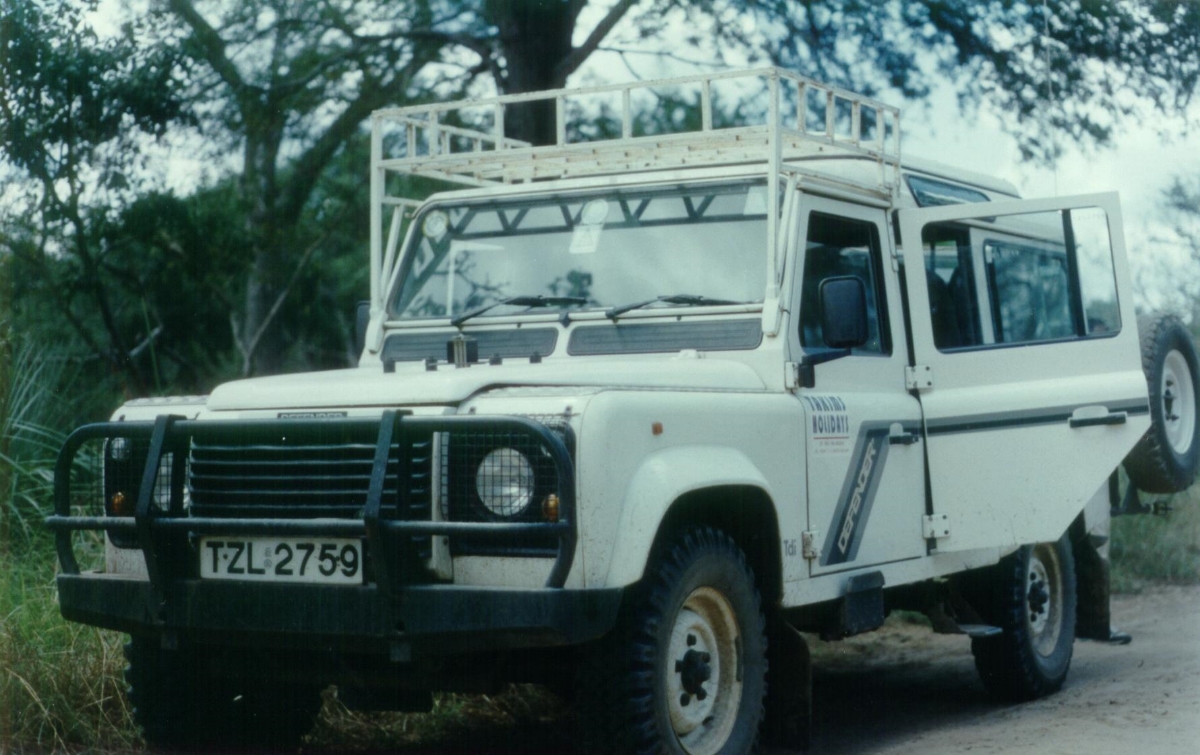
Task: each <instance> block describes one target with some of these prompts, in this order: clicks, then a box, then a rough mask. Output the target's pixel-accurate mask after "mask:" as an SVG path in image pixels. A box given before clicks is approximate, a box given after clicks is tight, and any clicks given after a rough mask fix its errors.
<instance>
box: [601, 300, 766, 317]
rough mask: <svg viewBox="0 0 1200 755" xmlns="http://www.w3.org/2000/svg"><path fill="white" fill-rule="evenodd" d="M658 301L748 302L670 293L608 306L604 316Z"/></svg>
mask: <svg viewBox="0 0 1200 755" xmlns="http://www.w3.org/2000/svg"><path fill="white" fill-rule="evenodd" d="M658 302H666V303H667V304H685V305H687V306H689V307H700V306H704V305H712V306H720V305H722V304H748V303H749V302H744V301H730V300H728V299H710V298H708V297H707V296H696V295H694V294H671V295H669V296H656V297H655V298H653V299H647V300H646V301H639V302H635V303H633V304H622V305H621V306H619V307H610V308H609V309H607V310H605V312H604V316H605V317H607V318H608V319H610V320H615V319H616V318H617V316H618V315H623V314H625V313H626V312H630V311H632V310H635V309H641V308H642V307H648V306H650V305H651V304H657V303H658Z"/></svg>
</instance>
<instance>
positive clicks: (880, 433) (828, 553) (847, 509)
mask: <svg viewBox="0 0 1200 755" xmlns="http://www.w3.org/2000/svg"><path fill="white" fill-rule="evenodd" d="M892 424H893V423H891V422H864V423H863V425H862V427H861V428H860V429H859V431H858V441H857V442H856V443H855V446H854V455H853V457H852V459H851V461H850V469H849V471H848V472H847V474H846V480H845V482H843V483H842V492H841V494H840V495H839V496H838V505H837V509H836V510H834V512H833V523H832V524H831V525H830V528H829V534H828V535H827V536H826V538H825V547H824V548H822V549H821V565H822V566H832V565H836V564H844V563H846V562H847V561H853V560H854V559H855V558H857V556H858V546H859V545H860V544H861V543H862V538H863V532H864V531H865V530H866V523H867V518H868V517H870V515H871V505H872V504H873V503H874V502H875V492H876V491H877V490H878V489H879V478H880V477H881V476H882V474H883V465H884V463H885V462H886V461H887V455H888V448H889V446H890V443H889V441H888V436H889V435H890V434H891V429H890V428H891V426H892Z"/></svg>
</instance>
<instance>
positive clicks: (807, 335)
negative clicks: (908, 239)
mask: <svg viewBox="0 0 1200 755" xmlns="http://www.w3.org/2000/svg"><path fill="white" fill-rule="evenodd" d="M879 266H880V253H879V230H878V228H877V226H876V225H875V224H874V223H871V222H868V221H865V220H854V219H850V218H841V217H837V216H834V215H827V214H825V213H820V212H813V213H810V214H809V216H808V239H807V242H806V245H805V252H804V279H803V286H802V290H801V298H800V344H801V345H802V346H804V347H805V348H814V349H820V348H824V347H825V338H824V336H823V334H822V333H821V307H820V297H819V293H818V292H819V291H820V288H821V281H823V280H825V279H826V278H832V277H834V276H842V275H853V276H855V277H857V278H859V279H860V280H861V281H862V282H863V285H864V286H865V287H866V290H867V319H868V322H869V325H870V337H869V338H868V339H867V342H866V343H865V344H864V345H863V346H861V347H860V348H857V349H855V350H854V351H855V353H860V354H880V355H885V354H890V353H891V343H890V342H889V339H888V334H887V321H886V312H887V308H886V306H885V305H884V301H883V294H882V286H881V285H880V281H879Z"/></svg>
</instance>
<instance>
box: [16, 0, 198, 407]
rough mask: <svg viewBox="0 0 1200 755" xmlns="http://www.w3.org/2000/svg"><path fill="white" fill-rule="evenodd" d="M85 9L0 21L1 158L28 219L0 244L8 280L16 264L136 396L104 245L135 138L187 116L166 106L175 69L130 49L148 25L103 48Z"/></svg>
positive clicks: (31, 8) (31, 6) (132, 183)
mask: <svg viewBox="0 0 1200 755" xmlns="http://www.w3.org/2000/svg"><path fill="white" fill-rule="evenodd" d="M94 5H95V3H94V2H92V3H83V4H80V3H73V2H66V1H61V0H52V1H51V2H47V3H33V2H26V3H12V4H6V5H5V6H4V10H3V12H2V13H0V59H2V60H3V61H4V65H3V66H0V150H2V151H3V154H4V155H5V157H6V158H7V160H8V161H9V162H10V163H11V164H12V165H13V166H14V167H16V168H17V169H18V170H19V171H21V174H22V175H23V176H24V177H26V178H27V180H26V181H25V182H24V183H23V184H22V185H21V187H20V189H19V190H18V191H15V192H13V194H14V195H15V196H17V197H19V199H18V203H19V204H20V206H21V207H22V208H24V209H26V210H28V214H27V215H22V214H21V213H20V212H12V213H10V216H9V217H8V218H6V226H7V227H8V232H7V233H6V234H5V235H4V236H3V237H2V238H0V243H2V247H3V251H5V252H6V253H7V254H9V255H12V262H10V264H9V265H8V267H9V268H10V269H11V270H13V271H14V272H15V270H16V269H17V264H18V263H19V264H20V265H21V266H22V269H23V270H24V271H25V272H27V273H30V274H32V276H35V277H36V278H37V280H36V283H37V284H38V285H41V286H42V287H43V291H42V293H43V294H44V296H45V298H46V299H48V300H49V301H50V302H52V304H53V306H52V310H53V316H54V317H55V318H61V319H64V320H65V321H66V322H67V323H69V324H70V326H71V328H72V329H73V332H74V334H75V336H76V337H77V338H78V339H79V340H80V341H81V342H82V343H84V344H86V346H87V348H88V350H89V351H90V352H91V353H92V354H93V355H96V356H99V357H101V358H103V359H104V360H105V361H107V362H108V363H109V364H111V365H112V368H113V369H114V370H118V371H120V372H122V373H124V375H125V376H126V378H127V380H128V383H129V384H130V386H131V387H132V388H133V390H135V391H137V392H139V393H141V392H144V391H145V389H146V387H147V382H146V378H145V372H144V370H143V368H142V367H141V365H140V363H139V360H138V355H139V354H140V353H141V352H142V351H143V350H144V349H145V347H146V342H143V343H142V344H138V343H136V342H135V341H133V340H131V338H130V336H129V333H128V331H127V330H126V329H125V328H123V327H122V326H121V319H122V315H123V310H124V309H126V308H127V304H126V303H124V302H122V301H119V300H117V299H116V298H114V296H113V291H112V287H111V285H110V284H111V276H110V275H109V271H108V270H107V268H106V255H107V249H106V248H105V246H104V244H103V235H104V232H105V228H106V227H107V225H108V224H109V223H110V222H111V221H112V219H113V217H114V215H115V213H116V212H117V211H118V210H119V208H120V206H122V205H123V204H124V203H125V202H127V201H128V200H129V198H130V197H131V196H132V195H133V193H134V192H135V191H136V188H137V179H136V177H135V168H136V165H137V157H138V155H139V152H140V149H139V147H140V141H139V139H140V137H142V136H161V135H162V134H163V133H164V132H165V130H166V129H167V127H168V125H169V124H172V123H175V122H177V121H179V120H180V119H181V118H182V117H183V114H184V110H183V103H182V102H181V101H180V100H179V99H178V98H176V97H174V96H172V94H173V92H174V91H175V89H176V87H175V86H174V85H173V81H172V80H173V77H174V76H175V72H176V67H175V63H174V61H173V60H172V59H170V57H169V56H168V55H167V54H166V52H165V51H163V50H145V49H142V48H139V47H138V46H137V45H136V44H134V42H133V39H134V37H135V36H137V35H139V34H142V33H146V32H147V30H148V28H149V27H148V25H147V24H146V23H145V22H138V23H133V22H131V23H130V24H128V25H127V26H126V27H125V28H124V29H123V30H122V33H121V34H119V35H117V36H114V37H110V38H107V39H100V38H99V37H98V36H97V35H96V33H95V32H94V31H93V30H92V29H91V28H90V27H89V26H88V25H87V23H86V21H85V18H84V16H85V14H86V12H87V11H88V10H89V9H92V8H94ZM26 282H27V283H29V282H32V281H26ZM134 301H138V300H137V299H135V300H134ZM97 321H98V323H99V326H98V327H97V324H96V323H97ZM144 335H145V338H147V339H150V338H152V335H151V334H150V333H149V332H147V333H145V334H144Z"/></svg>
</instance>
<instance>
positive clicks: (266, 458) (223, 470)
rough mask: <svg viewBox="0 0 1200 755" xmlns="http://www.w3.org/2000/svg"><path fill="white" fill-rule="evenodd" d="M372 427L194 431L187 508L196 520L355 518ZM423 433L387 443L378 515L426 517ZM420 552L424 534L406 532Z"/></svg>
mask: <svg viewBox="0 0 1200 755" xmlns="http://www.w3.org/2000/svg"><path fill="white" fill-rule="evenodd" d="M378 434H379V431H378V428H377V427H370V426H349V425H346V424H343V423H333V422H331V423H328V425H323V424H320V423H318V424H317V425H308V426H306V427H304V428H300V427H297V428H296V429H295V430H291V429H287V428H284V429H280V428H278V426H275V427H273V428H270V429H261V428H253V429H249V428H248V429H245V430H242V431H239V432H238V433H236V434H231V433H229V432H227V431H226V432H225V433H222V434H220V435H215V434H209V433H205V432H203V431H202V430H201V431H198V432H196V433H195V435H194V436H193V438H192V442H191V453H190V457H189V464H188V467H189V470H188V490H189V492H190V497H191V506H190V513H191V515H192V516H197V517H221V518H279V519H316V518H341V519H355V518H361V517H362V515H363V507H364V506H365V505H366V502H367V492H368V489H369V488H370V484H371V469H372V466H373V464H374V461H375V448H376V446H375V444H376V440H377V438H378ZM402 454H403V456H404V457H405V458H407V459H408V464H407V471H406V475H405V479H404V480H403V486H404V491H403V492H404V494H405V495H404V499H405V502H406V506H405V510H404V511H399V510H398V508H397V500H398V491H399V488H400V484H401V483H400V480H399V475H400V469H401V462H400V459H401V458H402ZM432 469H433V442H432V438H431V436H430V435H428V434H426V435H422V436H418V437H417V438H415V439H414V438H411V437H410V438H409V439H407V440H406V441H405V442H404V444H403V447H402V446H401V444H399V443H393V444H392V446H391V449H390V452H389V454H388V463H387V472H386V475H385V477H384V488H383V498H382V501H381V504H382V505H381V507H380V516H381V517H382V518H384V519H396V518H400V519H410V520H428V519H429V518H430V506H431V503H432V500H433V489H432ZM413 543H414V545H415V546H416V547H417V549H418V552H419V553H420V555H421V556H422V557H426V558H427V557H428V555H429V538H428V537H427V536H426V537H414V538H413Z"/></svg>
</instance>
